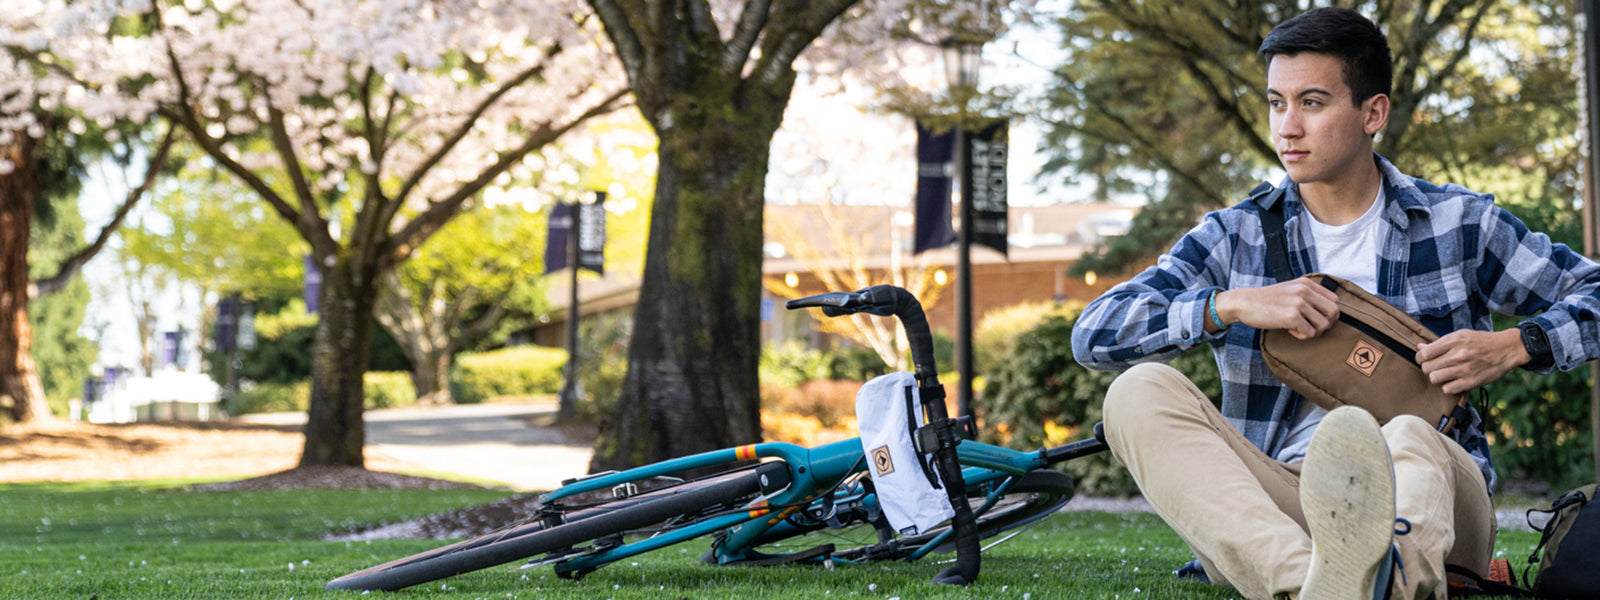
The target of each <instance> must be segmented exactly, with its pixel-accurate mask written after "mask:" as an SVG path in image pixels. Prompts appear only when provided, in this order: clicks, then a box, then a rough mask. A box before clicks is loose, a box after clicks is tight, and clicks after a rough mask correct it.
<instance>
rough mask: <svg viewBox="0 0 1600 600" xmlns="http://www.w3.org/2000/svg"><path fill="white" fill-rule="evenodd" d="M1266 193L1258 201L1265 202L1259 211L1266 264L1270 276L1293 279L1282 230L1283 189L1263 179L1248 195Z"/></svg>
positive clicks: (1281, 280) (1287, 243)
mask: <svg viewBox="0 0 1600 600" xmlns="http://www.w3.org/2000/svg"><path fill="white" fill-rule="evenodd" d="M1263 194H1266V196H1265V198H1263V199H1262V200H1260V202H1262V203H1265V204H1266V210H1263V211H1261V232H1262V234H1263V235H1264V236H1265V237H1266V241H1267V264H1268V265H1269V266H1271V267H1272V278H1273V279H1276V280H1278V283H1283V282H1285V281H1288V280H1290V279H1294V271H1292V270H1290V269H1289V240H1288V238H1287V236H1285V235H1284V230H1283V190H1282V189H1280V188H1276V187H1273V185H1272V184H1270V183H1267V182H1265V181H1263V182H1261V185H1258V186H1256V187H1255V189H1253V190H1250V197H1251V198H1257V197H1260V196H1262V195H1263Z"/></svg>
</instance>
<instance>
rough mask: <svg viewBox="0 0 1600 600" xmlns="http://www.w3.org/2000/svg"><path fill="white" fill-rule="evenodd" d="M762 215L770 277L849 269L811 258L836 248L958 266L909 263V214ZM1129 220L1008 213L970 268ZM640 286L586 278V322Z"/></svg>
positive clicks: (868, 259) (629, 276) (556, 280)
mask: <svg viewBox="0 0 1600 600" xmlns="http://www.w3.org/2000/svg"><path fill="white" fill-rule="evenodd" d="M765 212H766V214H765V221H766V227H765V231H766V243H765V248H764V250H765V257H764V259H763V261H762V269H761V270H762V272H763V273H765V274H768V275H772V276H781V275H783V274H785V273H790V272H808V271H810V270H811V267H810V266H808V265H817V264H821V265H824V266H825V268H841V267H846V266H848V263H849V262H850V261H849V260H848V259H846V258H844V257H842V256H840V255H839V254H834V255H832V256H829V255H828V253H820V254H819V255H818V256H817V257H815V258H812V257H809V256H808V253H810V252H820V251H821V249H829V250H836V249H838V248H841V247H847V248H850V249H859V250H857V251H856V254H857V255H858V256H859V257H860V258H858V259H857V260H856V262H857V263H858V266H860V267H862V268H867V269H886V268H889V266H890V265H891V264H892V263H893V261H895V260H905V261H910V264H915V265H921V266H944V265H954V264H955V263H956V249H955V245H954V244H952V245H950V246H947V247H944V248H939V249H935V250H930V251H927V252H924V253H922V254H920V255H918V256H916V257H911V256H909V254H910V248H911V241H910V236H911V233H912V224H911V221H912V217H911V216H910V214H909V209H908V208H906V207H893V206H855V205H831V206H819V205H815V204H805V205H784V204H768V205H767V206H766V208H765ZM1133 212H1134V210H1133V209H1129V208H1124V207H1120V206H1117V205H1114V204H1108V203H1073V204H1051V205H1041V206H1012V207H1010V211H1009V214H1008V218H1007V227H1008V230H1009V231H1010V232H1011V233H1010V235H1009V236H1008V242H1009V251H1008V252H1007V254H1005V255H1002V254H1001V253H999V252H998V251H995V250H993V249H990V248H988V247H985V246H978V245H974V246H973V251H972V263H973V264H974V265H986V264H997V263H1013V264H1014V263H1030V262H1060V261H1072V260H1075V259H1077V257H1078V256H1080V255H1082V254H1083V253H1084V252H1085V251H1087V250H1088V249H1089V248H1091V247H1092V246H1094V245H1095V244H1097V243H1099V242H1100V241H1101V240H1103V239H1104V238H1106V237H1110V236H1114V235H1121V234H1123V233H1126V232H1127V230H1128V226H1129V224H1130V223H1131V221H1132V218H1133ZM896 213H900V214H899V215H898V216H897V214H896ZM797 240H798V241H797ZM891 246H895V247H898V249H899V252H900V256H898V257H895V256H893V255H891V253H890V252H889V250H890V248H891ZM569 281H570V278H568V277H566V276H555V277H552V278H551V280H550V284H549V285H548V286H547V291H546V294H547V296H548V298H549V306H550V318H551V320H552V321H564V320H565V319H566V309H567V305H568V303H569V300H568V298H569V294H570V292H569V283H568V282H569ZM640 283H641V281H640V277H639V275H638V274H637V273H617V272H611V273H607V274H606V275H605V276H604V277H601V278H598V279H596V278H593V277H592V276H591V275H590V274H588V273H585V274H584V275H583V276H582V278H581V279H580V281H579V284H578V303H579V306H580V307H581V308H580V311H581V313H582V314H584V315H591V314H596V313H600V312H605V311H609V310H615V309H619V308H624V307H627V306H631V305H632V304H634V303H635V302H637V301H638V298H639V286H640Z"/></svg>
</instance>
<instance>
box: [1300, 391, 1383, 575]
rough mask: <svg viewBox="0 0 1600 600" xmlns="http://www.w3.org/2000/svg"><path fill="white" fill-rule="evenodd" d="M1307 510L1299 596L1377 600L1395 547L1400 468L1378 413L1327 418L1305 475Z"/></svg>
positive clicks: (1348, 412)
mask: <svg viewBox="0 0 1600 600" xmlns="http://www.w3.org/2000/svg"><path fill="white" fill-rule="evenodd" d="M1300 505H1301V508H1302V509H1303V510H1304V511H1305V515H1306V525H1307V526H1308V528H1309V529H1310V530H1311V570H1310V572H1309V573H1307V574H1306V582H1305V585H1304V587H1302V588H1301V590H1300V596H1299V597H1300V598H1304V599H1307V600H1371V599H1372V598H1373V586H1374V581H1373V580H1374V573H1375V572H1376V571H1377V568H1378V566H1379V561H1382V560H1387V558H1388V556H1389V551H1390V548H1391V547H1392V545H1393V543H1394V467H1393V466H1392V464H1391V462H1390V457H1389V447H1388V445H1387V444H1386V443H1385V442H1384V440H1383V432H1382V431H1381V430H1380V429H1379V428H1378V422H1377V421H1376V420H1374V419H1373V418H1372V415H1371V414H1368V413H1367V412H1366V411H1364V410H1361V409H1359V408H1355V407H1340V408H1338V409H1335V410H1333V411H1331V412H1329V413H1328V414H1327V416H1325V417H1323V419H1322V423H1321V424H1320V425H1318V426H1317V432H1316V434H1315V435H1313V436H1312V438H1311V447H1310V448H1309V449H1308V450H1307V451H1306V458H1305V466H1304V468H1303V469H1302V470H1301V475H1300ZM1380 597H1381V596H1380Z"/></svg>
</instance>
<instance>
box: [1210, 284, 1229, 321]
mask: <svg viewBox="0 0 1600 600" xmlns="http://www.w3.org/2000/svg"><path fill="white" fill-rule="evenodd" d="M1217 291H1218V290H1211V297H1210V298H1208V299H1206V308H1209V309H1211V324H1213V325H1216V326H1217V329H1227V328H1228V326H1227V325H1223V324H1222V317H1219V316H1217Z"/></svg>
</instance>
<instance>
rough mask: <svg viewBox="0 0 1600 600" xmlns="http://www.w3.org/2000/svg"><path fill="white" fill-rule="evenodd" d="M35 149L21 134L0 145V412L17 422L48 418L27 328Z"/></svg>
mask: <svg viewBox="0 0 1600 600" xmlns="http://www.w3.org/2000/svg"><path fill="white" fill-rule="evenodd" d="M34 148H35V141H34V140H33V138H31V137H29V136H28V135H27V134H24V133H22V132H14V133H13V135H12V141H11V143H8V144H5V145H0V161H10V163H11V166H12V171H11V172H10V173H7V174H4V175H0V321H3V322H0V408H3V409H4V410H5V411H6V413H7V416H9V417H10V419H11V420H12V421H13V422H16V423H37V422H42V421H48V420H50V419H52V416H51V414H50V406H49V404H48V403H47V402H45V397H44V385H43V384H42V383H40V381H39V372H38V369H37V368H35V366H34V363H33V355H32V354H31V352H30V349H31V347H32V346H33V327H32V326H31V325H29V324H28V295H29V294H28V287H29V284H28V240H29V230H28V227H29V225H30V224H31V222H32V220H33V210H34V202H36V201H37V200H38V198H39V183H40V182H39V174H38V165H37V163H36V161H35V158H34Z"/></svg>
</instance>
